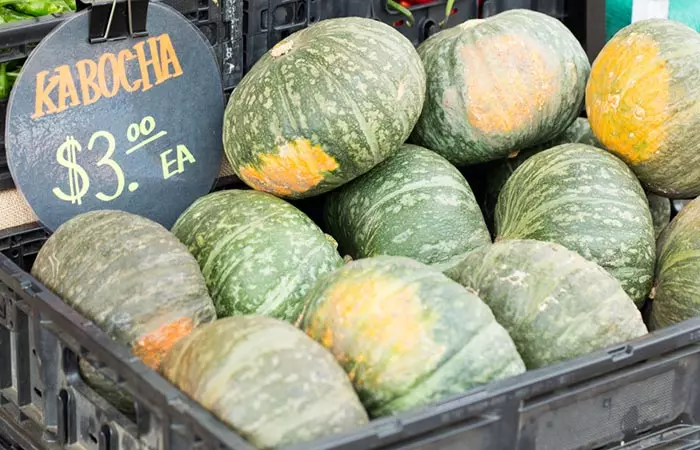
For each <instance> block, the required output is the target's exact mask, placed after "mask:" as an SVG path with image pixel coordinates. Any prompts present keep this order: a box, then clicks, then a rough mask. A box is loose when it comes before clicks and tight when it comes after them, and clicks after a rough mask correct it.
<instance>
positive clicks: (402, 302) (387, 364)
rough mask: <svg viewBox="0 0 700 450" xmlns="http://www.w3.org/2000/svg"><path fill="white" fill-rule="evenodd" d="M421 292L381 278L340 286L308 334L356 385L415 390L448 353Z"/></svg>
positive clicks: (330, 294) (374, 276)
mask: <svg viewBox="0 0 700 450" xmlns="http://www.w3.org/2000/svg"><path fill="white" fill-rule="evenodd" d="M436 322H437V317H436V316H435V315H434V314H431V313H430V312H428V311H426V310H425V309H424V308H423V305H422V302H421V299H420V297H419V295H418V286H417V285H416V284H413V283H406V282H405V281H402V280H398V279H393V278H389V277H387V276H383V275H380V274H369V275H364V276H361V277H353V278H348V279H345V280H341V281H339V282H337V283H335V284H334V285H333V286H331V287H330V289H329V290H328V291H327V293H326V296H325V298H324V301H323V303H322V304H321V305H320V307H319V308H318V309H317V310H316V311H315V312H314V313H313V315H312V319H311V321H310V324H309V326H308V328H307V330H306V332H307V333H308V334H309V335H310V336H311V337H314V338H316V339H317V340H318V341H319V342H321V344H323V345H324V346H325V347H326V348H328V349H329V350H330V351H331V352H332V353H333V355H335V357H336V359H338V361H339V362H341V363H346V364H347V365H346V368H348V369H350V376H351V379H352V380H353V381H354V382H356V383H360V384H363V385H368V386H371V387H374V388H377V387H382V386H383V387H388V388H401V387H406V386H410V385H411V383H413V382H414V381H415V379H416V378H417V377H419V376H420V375H422V374H424V373H426V372H429V371H431V370H432V369H433V368H434V367H435V366H436V365H437V363H438V362H439V360H440V359H441V357H442V355H443V354H444V352H445V351H446V348H445V346H443V345H441V344H438V343H437V342H435V340H434V338H433V334H432V330H433V327H434V325H435V323H436Z"/></svg>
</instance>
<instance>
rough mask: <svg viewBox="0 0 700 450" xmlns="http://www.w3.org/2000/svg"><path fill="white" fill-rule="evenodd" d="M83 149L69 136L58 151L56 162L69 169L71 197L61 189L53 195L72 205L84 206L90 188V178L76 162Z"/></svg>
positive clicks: (54, 189)
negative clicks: (77, 153) (78, 153)
mask: <svg viewBox="0 0 700 450" xmlns="http://www.w3.org/2000/svg"><path fill="white" fill-rule="evenodd" d="M82 150H83V148H82V146H81V145H80V143H79V142H78V141H76V140H75V138H74V137H73V136H68V137H67V138H66V142H64V143H63V144H61V146H60V147H58V150H56V161H57V162H58V163H59V164H60V165H62V166H63V167H66V168H67V169H68V188H69V189H70V195H66V194H65V193H64V192H63V191H62V190H61V188H58V187H55V188H53V194H54V195H55V196H56V197H58V198H59V199H60V200H63V201H66V202H71V203H72V204H76V203H77V204H78V205H80V204H82V198H83V197H84V196H85V194H87V191H88V188H89V187H90V177H88V174H87V172H85V169H83V168H82V167H81V166H80V164H78V163H77V162H76V161H75V154H76V152H80V151H82Z"/></svg>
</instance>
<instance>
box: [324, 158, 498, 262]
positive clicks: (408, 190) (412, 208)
mask: <svg viewBox="0 0 700 450" xmlns="http://www.w3.org/2000/svg"><path fill="white" fill-rule="evenodd" d="M326 223H327V224H328V232H329V233H330V234H331V235H332V236H333V237H334V238H336V239H337V241H338V243H339V244H340V246H341V249H342V250H343V251H344V252H345V253H347V254H349V255H350V256H352V257H353V258H355V259H359V258H366V257H369V256H376V255H392V256H406V257H409V258H413V259H415V260H417V261H420V262H422V263H425V264H434V263H442V262H445V261H446V260H449V259H450V258H452V257H455V256H457V255H461V254H463V253H466V252H468V251H470V250H473V249H475V248H477V247H479V246H482V245H487V244H490V243H491V237H490V236H489V233H488V230H487V228H486V224H485V223H484V219H483V217H482V215H481V211H480V210H479V205H478V204H477V203H476V199H475V198H474V194H473V193H472V190H471V189H470V187H469V184H468V183H467V181H466V180H465V179H464V177H463V176H462V174H461V173H460V172H459V171H458V170H457V169H456V168H455V167H454V166H452V165H451V164H450V163H449V162H448V161H447V160H445V159H444V158H443V157H441V156H440V155H438V154H437V153H434V152H431V151H430V150H426V149H424V148H422V147H417V146H414V145H408V144H406V145H404V146H402V147H401V148H400V149H399V150H398V151H397V152H396V153H394V154H393V155H391V156H390V157H389V158H387V159H386V160H384V161H383V162H382V163H380V164H379V165H378V166H377V167H375V168H374V169H372V170H371V171H369V172H368V173H366V174H365V175H363V176H361V177H360V178H358V179H356V180H354V181H352V182H351V183H348V184H347V185H345V186H343V187H341V188H340V189H337V190H335V191H333V192H331V193H330V194H329V196H328V198H327V200H326Z"/></svg>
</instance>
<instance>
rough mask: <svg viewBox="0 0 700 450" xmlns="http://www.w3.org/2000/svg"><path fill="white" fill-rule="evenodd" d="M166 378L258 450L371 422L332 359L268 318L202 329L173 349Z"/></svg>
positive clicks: (231, 319) (164, 370)
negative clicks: (258, 449)
mask: <svg viewBox="0 0 700 450" xmlns="http://www.w3.org/2000/svg"><path fill="white" fill-rule="evenodd" d="M161 372H162V373H163V375H164V376H165V377H166V378H167V379H168V380H170V381H171V382H172V383H173V384H175V385H176V386H178V387H179V388H180V389H181V390H182V391H183V392H184V393H186V394H187V395H189V396H190V397H192V398H193V399H194V400H196V401H197V402H199V403H200V404H202V406H204V407H205V408H206V409H208V410H209V411H211V412H212V413H213V414H214V415H215V416H216V417H218V418H219V419H221V420H222V421H223V422H224V423H226V424H227V425H229V426H230V427H232V428H233V429H234V430H235V431H236V432H237V433H239V434H240V435H241V436H242V437H243V438H244V439H246V440H248V441H249V442H250V443H251V444H253V445H254V446H255V447H256V448H260V449H270V448H277V447H281V446H286V445H291V444H295V443H300V442H304V441H308V440H311V439H315V438H320V437H323V436H327V435H331V434H334V433H339V432H342V431H347V430H351V429H353V428H355V427H357V426H360V425H363V424H366V423H367V421H368V419H367V413H366V412H365V410H364V409H363V407H362V404H361V403H360V401H359V399H358V398H357V394H356V393H355V392H354V391H353V388H352V385H351V384H350V381H349V380H348V377H347V375H346V374H345V372H344V371H343V369H341V368H340V366H339V365H338V363H337V362H336V360H335V359H334V358H333V356H332V355H331V354H330V353H328V352H327V351H326V349H324V348H323V347H322V346H320V345H319V344H317V343H316V342H314V341H313V340H312V339H310V338H309V337H308V336H306V335H305V334H304V333H303V332H301V331H299V330H298V329H296V328H294V327H293V326H292V325H290V324H288V323H285V322H282V321H279V320H275V319H272V318H269V317H261V316H244V317H229V318H225V319H220V320H217V321H216V322H214V323H212V324H208V325H206V326H203V327H201V328H199V329H197V330H196V331H195V332H194V333H192V334H191V335H190V336H188V337H187V338H185V339H183V340H182V341H181V342H179V343H178V344H177V345H176V346H175V347H173V349H172V351H171V352H170V353H169V354H168V356H167V357H166V358H165V360H164V361H163V364H162V366H161Z"/></svg>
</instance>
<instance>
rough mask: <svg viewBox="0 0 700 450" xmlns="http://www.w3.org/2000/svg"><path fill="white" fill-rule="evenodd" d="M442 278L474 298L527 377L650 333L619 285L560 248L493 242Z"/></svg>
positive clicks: (597, 267) (603, 271)
mask: <svg viewBox="0 0 700 450" xmlns="http://www.w3.org/2000/svg"><path fill="white" fill-rule="evenodd" d="M447 275H448V276H449V277H450V278H453V279H454V280H455V281H457V282H459V283H460V284H462V285H464V286H467V287H469V288H472V289H474V290H476V291H477V292H478V293H479V297H481V298H482V299H483V300H484V302H485V303H486V304H487V305H488V306H489V307H490V308H491V311H493V314H494V315H495V316H496V320H497V321H498V323H500V324H501V325H503V327H504V328H505V329H506V330H507V331H508V333H509V334H510V336H511V337H512V338H513V341H514V342H515V345H516V346H517V348H518V352H519V353H520V355H521V356H522V358H523V361H524V362H525V365H526V366H527V368H528V369H537V368H539V367H544V366H547V365H550V364H554V363H557V362H560V361H564V360H567V359H571V358H574V357H577V356H581V355H585V354H587V353H590V352H592V351H595V350H598V349H601V348H604V347H606V346H609V345H613V344H617V343H619V342H624V341H626V340H628V339H632V338H636V337H639V336H643V335H645V334H646V333H647V329H646V326H645V325H644V322H643V321H642V315H641V314H640V312H639V310H638V309H637V308H636V306H635V304H634V302H633V301H632V299H630V298H629V297H628V296H627V294H626V293H625V292H624V291H623V290H622V287H620V283H618V281H617V280H616V279H615V278H614V277H613V276H612V275H610V274H609V273H608V272H606V271H605V270H604V269H603V268H601V267H600V266H598V265H597V264H595V263H594V262H591V261H588V260H586V259H585V258H583V257H582V256H580V255H579V254H577V253H575V252H572V251H570V250H568V249H566V248H564V247H562V246H560V245H558V244H552V243H548V242H539V241H533V240H512V241H504V242H498V243H496V244H494V245H491V246H488V247H483V248H480V249H478V250H475V251H474V252H472V253H470V254H469V255H467V257H466V259H464V260H463V261H462V262H461V263H459V265H457V266H456V267H455V268H453V269H452V270H450V271H449V272H447Z"/></svg>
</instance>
